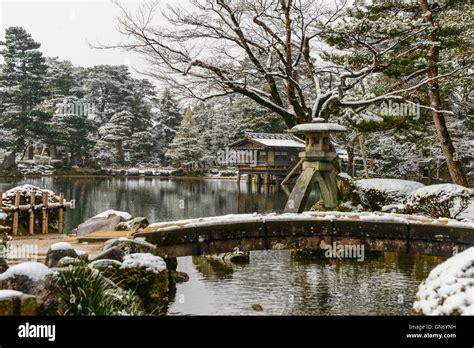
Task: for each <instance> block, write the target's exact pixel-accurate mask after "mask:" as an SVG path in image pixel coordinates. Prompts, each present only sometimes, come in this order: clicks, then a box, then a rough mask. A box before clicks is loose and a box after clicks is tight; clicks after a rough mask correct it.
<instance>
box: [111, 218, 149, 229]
mask: <svg viewBox="0 0 474 348" xmlns="http://www.w3.org/2000/svg"><path fill="white" fill-rule="evenodd" d="M148 225H149V222H148V220H147V219H146V218H144V217H136V218H133V219H132V220H130V221H125V222H121V223H119V224H118V225H117V227H116V228H115V230H116V231H131V232H137V231H139V230H141V229H142V228H145V227H147V226H148Z"/></svg>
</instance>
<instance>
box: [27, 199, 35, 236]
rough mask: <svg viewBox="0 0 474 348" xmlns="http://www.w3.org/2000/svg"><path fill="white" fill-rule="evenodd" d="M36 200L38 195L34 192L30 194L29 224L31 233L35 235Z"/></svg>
mask: <svg viewBox="0 0 474 348" xmlns="http://www.w3.org/2000/svg"><path fill="white" fill-rule="evenodd" d="M35 198H36V195H35V193H34V192H31V194H30V207H31V209H30V222H29V225H28V227H29V233H30V235H33V234H34V233H35Z"/></svg>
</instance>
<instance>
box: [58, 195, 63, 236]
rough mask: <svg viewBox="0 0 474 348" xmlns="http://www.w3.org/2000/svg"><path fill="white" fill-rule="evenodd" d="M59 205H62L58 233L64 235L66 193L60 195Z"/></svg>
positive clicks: (59, 212) (59, 211) (59, 213)
mask: <svg viewBox="0 0 474 348" xmlns="http://www.w3.org/2000/svg"><path fill="white" fill-rule="evenodd" d="M59 204H60V205H61V206H60V207H59V210H58V233H63V231H64V210H63V204H64V193H60V194H59Z"/></svg>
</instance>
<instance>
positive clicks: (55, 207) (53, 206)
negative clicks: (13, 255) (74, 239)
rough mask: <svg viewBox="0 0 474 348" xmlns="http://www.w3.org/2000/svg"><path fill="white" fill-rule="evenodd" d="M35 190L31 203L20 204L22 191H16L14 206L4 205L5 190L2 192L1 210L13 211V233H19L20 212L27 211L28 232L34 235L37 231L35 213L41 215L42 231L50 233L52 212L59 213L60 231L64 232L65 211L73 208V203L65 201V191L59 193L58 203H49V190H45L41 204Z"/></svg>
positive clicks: (31, 195) (0, 194)
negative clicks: (38, 202) (36, 201)
mask: <svg viewBox="0 0 474 348" xmlns="http://www.w3.org/2000/svg"><path fill="white" fill-rule="evenodd" d="M35 198H36V196H35V192H31V194H30V203H29V204H24V205H20V199H21V192H20V191H17V192H16V193H15V201H14V205H13V206H6V207H4V206H3V192H0V212H4V213H13V226H12V231H13V235H14V236H16V235H18V227H19V221H20V212H27V213H28V214H29V218H28V233H29V234H30V235H33V234H34V232H35V215H36V214H40V215H39V216H40V217H41V218H40V221H41V233H42V234H47V233H49V220H50V214H57V219H58V233H63V232H64V211H65V209H66V208H72V204H71V203H69V202H65V200H64V193H60V194H59V202H58V203H48V198H49V197H48V192H43V196H42V200H41V204H35Z"/></svg>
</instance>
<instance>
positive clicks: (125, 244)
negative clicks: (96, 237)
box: [103, 237, 156, 254]
mask: <svg viewBox="0 0 474 348" xmlns="http://www.w3.org/2000/svg"><path fill="white" fill-rule="evenodd" d="M113 247H117V248H120V249H121V250H123V251H124V252H125V253H126V254H134V253H151V254H154V253H155V252H156V246H155V245H153V244H151V243H148V242H146V241H144V240H142V239H139V238H137V239H128V238H125V237H120V238H113V239H109V240H107V241H106V242H105V243H104V248H103V250H104V251H105V250H108V249H110V248H113Z"/></svg>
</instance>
